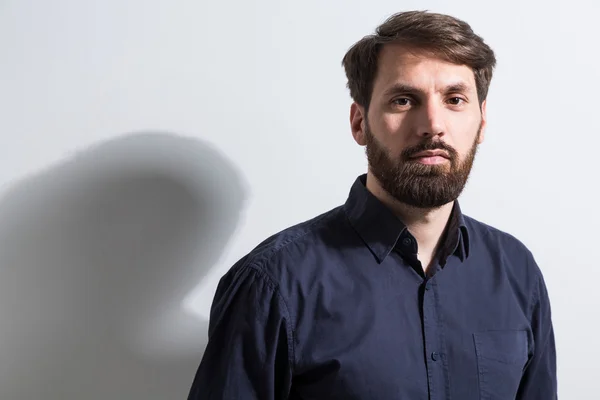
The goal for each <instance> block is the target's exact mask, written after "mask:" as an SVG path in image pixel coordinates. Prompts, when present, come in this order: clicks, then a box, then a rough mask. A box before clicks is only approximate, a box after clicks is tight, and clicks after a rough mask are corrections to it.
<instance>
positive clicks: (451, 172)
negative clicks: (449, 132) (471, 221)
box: [365, 120, 482, 209]
mask: <svg viewBox="0 0 600 400" xmlns="http://www.w3.org/2000/svg"><path fill="white" fill-rule="evenodd" d="M365 127H366V130H365V137H366V154H367V160H368V162H369V169H370V171H371V173H372V174H373V176H375V178H377V180H378V181H379V183H380V185H381V187H382V188H383V189H384V190H385V191H386V192H387V193H389V194H390V195H391V196H392V197H393V198H394V199H396V200H397V201H399V202H401V203H404V204H407V205H409V206H412V207H416V208H422V209H435V208H439V207H441V206H443V205H444V204H447V203H450V202H451V201H454V200H456V199H457V198H458V197H459V196H460V194H461V193H462V191H463V189H464V188H465V185H466V184H467V180H468V178H469V174H470V173H471V168H472V167H473V162H474V161H475V154H476V153H477V147H478V143H477V142H478V139H479V135H480V134H481V127H482V126H481V123H480V124H479V128H478V130H477V137H476V138H475V141H474V143H473V145H472V146H471V149H470V150H469V152H468V153H467V155H466V157H465V159H464V160H462V161H461V160H460V158H459V155H458V152H457V151H456V150H455V149H454V148H453V147H451V146H449V145H447V144H446V143H444V142H442V141H440V140H427V141H424V142H421V143H419V144H418V145H416V146H413V147H408V148H406V149H404V150H403V151H402V153H401V154H400V156H399V157H398V158H397V159H393V158H391V157H390V156H389V154H388V152H387V151H386V149H385V147H384V146H382V145H381V143H379V142H378V141H377V139H376V138H375V136H373V134H372V132H371V130H370V127H369V122H368V120H367V121H365ZM426 150H443V151H445V152H446V153H447V154H448V156H449V162H445V163H443V164H437V165H425V164H421V163H419V162H418V161H417V160H416V159H413V158H412V157H414V155H416V154H417V153H420V152H422V151H426Z"/></svg>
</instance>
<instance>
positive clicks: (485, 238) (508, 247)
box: [464, 216, 541, 275]
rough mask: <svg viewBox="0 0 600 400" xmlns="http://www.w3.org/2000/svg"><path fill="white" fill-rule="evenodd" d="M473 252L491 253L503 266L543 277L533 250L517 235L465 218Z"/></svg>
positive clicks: (471, 218)
mask: <svg viewBox="0 0 600 400" xmlns="http://www.w3.org/2000/svg"><path fill="white" fill-rule="evenodd" d="M464 218H465V224H466V226H467V229H468V232H469V241H470V242H471V244H472V249H473V251H482V252H485V253H489V254H490V255H491V257H492V258H495V259H501V260H502V261H503V263H502V265H503V266H505V267H507V268H510V269H514V270H516V271H515V272H525V273H527V274H533V275H541V271H540V269H539V267H538V265H537V264H536V262H535V257H534V255H533V253H532V251H531V249H530V248H529V247H528V246H527V245H526V244H525V243H524V242H523V240H521V239H520V238H518V237H517V236H516V235H514V234H512V233H509V232H507V231H505V230H502V229H500V228H498V227H495V226H493V225H490V224H487V223H484V222H482V221H480V220H477V219H475V218H473V217H469V216H464Z"/></svg>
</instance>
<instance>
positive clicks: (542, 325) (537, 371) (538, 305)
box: [517, 261, 558, 400]
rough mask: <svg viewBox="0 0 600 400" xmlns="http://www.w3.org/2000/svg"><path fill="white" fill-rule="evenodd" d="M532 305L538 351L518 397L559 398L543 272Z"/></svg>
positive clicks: (527, 399) (524, 399) (526, 399)
mask: <svg viewBox="0 0 600 400" xmlns="http://www.w3.org/2000/svg"><path fill="white" fill-rule="evenodd" d="M532 262H533V263H535V261H532ZM536 267H537V266H536ZM531 308H532V313H531V315H532V317H531V325H532V331H533V340H534V353H533V356H532V357H531V359H530V360H529V362H528V365H527V367H526V369H525V371H524V373H523V378H522V380H521V385H520V387H519V392H518V395H517V400H557V399H558V393H557V377H556V347H555V341H554V329H553V326H552V316H551V307H550V299H549V296H548V290H547V288H546V284H545V283H544V278H543V277H542V275H541V272H539V275H538V281H537V287H536V289H535V290H534V296H533V302H532V306H531Z"/></svg>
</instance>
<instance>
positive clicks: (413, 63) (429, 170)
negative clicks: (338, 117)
mask: <svg viewBox="0 0 600 400" xmlns="http://www.w3.org/2000/svg"><path fill="white" fill-rule="evenodd" d="M485 122H486V121H485V102H484V104H483V105H482V108H480V106H479V102H478V97H477V89H476V85H475V77H474V75H473V71H472V70H471V69H470V68H469V67H467V66H460V65H455V64H451V63H448V62H445V61H442V60H440V59H438V58H435V57H433V56H430V55H427V54H426V53H422V52H417V51H413V52H409V51H407V49H405V48H402V47H401V46H400V45H386V46H384V48H383V49H382V52H381V54H380V58H379V70H378V73H377V76H376V79H375V82H374V86H373V94H372V97H371V104H370V106H369V110H368V113H365V112H364V109H361V108H360V107H359V106H356V105H354V106H353V110H352V127H353V133H354V136H355V139H356V140H357V142H358V143H359V144H361V145H365V146H366V153H367V159H368V161H369V170H370V172H371V174H372V175H373V176H374V177H375V178H376V179H377V181H378V182H379V185H380V186H381V188H382V189H384V190H385V191H386V192H387V193H389V194H390V195H391V196H392V197H394V198H395V199H396V200H398V201H400V202H402V203H405V204H408V205H411V206H414V207H418V208H437V207H441V206H442V205H444V204H447V203H449V202H451V201H454V200H455V199H456V198H458V196H459V195H460V193H461V192H462V190H463V189H464V187H465V185H466V182H467V179H468V177H469V174H470V172H471V168H472V165H473V161H474V159H475V154H476V151H477V146H478V145H479V143H481V142H482V140H483V136H484V130H485Z"/></svg>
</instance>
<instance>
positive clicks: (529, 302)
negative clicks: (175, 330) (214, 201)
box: [188, 175, 557, 400]
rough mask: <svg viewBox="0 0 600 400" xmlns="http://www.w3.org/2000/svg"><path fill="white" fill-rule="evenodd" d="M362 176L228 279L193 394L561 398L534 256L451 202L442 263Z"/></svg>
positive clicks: (197, 397)
mask: <svg viewBox="0 0 600 400" xmlns="http://www.w3.org/2000/svg"><path fill="white" fill-rule="evenodd" d="M365 182H366V175H362V176H360V177H358V178H357V180H356V182H355V183H354V185H353V186H352V189H351V191H350V195H349V197H348V200H347V202H346V203H345V204H344V205H341V206H340V207H337V208H335V209H333V210H331V211H328V212H326V213H324V214H322V215H320V216H317V217H315V218H313V219H311V220H309V221H305V222H303V223H300V224H298V225H295V226H293V227H290V228H288V229H285V230H283V231H282V232H279V233H277V234H275V235H273V236H271V237H270V238H268V239H266V240H265V241H263V242H262V243H261V244H260V245H258V246H257V247H256V248H255V249H254V250H253V251H251V252H250V253H249V254H247V255H246V256H244V257H243V258H242V259H240V260H239V261H238V262H237V263H236V264H235V265H234V266H233V267H232V268H231V269H230V270H229V271H228V272H227V273H226V274H225V275H224V276H223V277H222V278H221V280H220V282H219V285H218V287H217V291H216V294H215V297H214V301H213V304H212V308H211V315H210V326H209V341H208V345H207V347H206V350H205V353H204V356H203V358H202V360H201V362H200V365H199V368H198V371H197V373H196V376H195V379H194V382H193V384H192V388H191V391H190V394H189V398H188V399H189V400H213V399H215V400H216V399H231V400H233V399H236V400H245V399H248V400H250V399H260V400H271V399H329V400H333V399H344V400H352V399H376V400H394V399H398V400H428V399H431V400H442V399H454V400H476V399H493V400H509V399H510V400H513V399H524V400H552V399H556V398H557V380H556V354H555V342H554V333H553V328H552V322H551V312H550V303H549V299H548V293H547V290H546V286H545V284H544V279H543V277H542V274H541V272H540V269H539V268H538V266H537V265H536V262H535V260H534V257H533V256H532V254H531V252H530V251H529V250H528V249H527V248H526V247H525V246H524V245H523V244H522V243H521V242H520V241H519V240H517V239H516V238H514V237H513V236H511V235H509V234H507V233H504V232H502V231H499V230H498V229H495V228H493V227H490V226H488V225H485V224H483V223H481V222H478V221H476V220H474V219H473V218H470V217H467V216H465V215H463V214H462V213H461V211H460V207H459V205H458V202H457V201H456V202H455V203H454V207H453V211H452V216H451V218H450V220H449V222H448V224H447V229H446V232H445V234H444V236H443V242H442V245H441V246H440V250H439V252H438V253H437V255H436V257H435V260H436V261H435V262H434V265H433V266H432V267H431V268H430V269H429V270H428V271H430V272H428V273H427V274H424V273H423V268H422V266H421V264H420V262H419V260H418V259H417V257H416V253H417V242H416V240H415V238H414V237H413V236H412V235H411V233H410V232H409V230H408V229H407V228H406V227H405V225H404V224H403V223H402V222H401V221H400V220H399V219H398V218H397V217H395V215H394V214H392V212H391V211H390V210H389V209H388V208H387V207H385V206H384V205H383V204H382V203H381V202H380V201H379V200H378V199H377V198H376V197H374V196H373V195H372V194H371V193H370V192H369V191H368V190H367V189H366V187H365Z"/></svg>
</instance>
